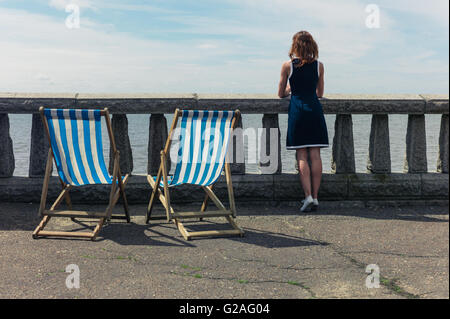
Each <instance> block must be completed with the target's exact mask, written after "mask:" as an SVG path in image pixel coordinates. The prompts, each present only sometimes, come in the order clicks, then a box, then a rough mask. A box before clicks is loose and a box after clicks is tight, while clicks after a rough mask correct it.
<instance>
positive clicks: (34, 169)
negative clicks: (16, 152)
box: [28, 114, 50, 177]
mask: <svg viewBox="0 0 450 319" xmlns="http://www.w3.org/2000/svg"><path fill="white" fill-rule="evenodd" d="M49 147H50V145H49V143H48V137H47V136H46V133H45V129H44V123H42V119H41V115H40V114H33V117H32V124H31V146H30V165H29V169H28V175H29V176H30V177H42V176H44V175H45V166H46V163H47V156H48V149H49Z"/></svg>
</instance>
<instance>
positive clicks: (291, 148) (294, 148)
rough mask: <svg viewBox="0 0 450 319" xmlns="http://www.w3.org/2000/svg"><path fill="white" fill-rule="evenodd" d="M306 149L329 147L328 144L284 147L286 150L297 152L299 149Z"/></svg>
mask: <svg viewBox="0 0 450 319" xmlns="http://www.w3.org/2000/svg"><path fill="white" fill-rule="evenodd" d="M307 147H330V145H329V144H311V145H302V146H286V148H287V149H288V150H297V149H300V148H307Z"/></svg>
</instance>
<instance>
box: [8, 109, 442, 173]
mask: <svg viewBox="0 0 450 319" xmlns="http://www.w3.org/2000/svg"><path fill="white" fill-rule="evenodd" d="M335 117H336V116H335V115H333V114H326V115H325V120H326V123H327V126H328V135H329V142H330V147H329V148H324V149H322V151H321V155H322V162H323V171H324V173H329V172H331V145H332V142H333V136H334V121H335ZM149 118H150V115H142V114H140V115H137V114H129V115H128V128H129V132H128V134H129V137H130V142H131V146H132V152H133V166H134V169H133V174H136V175H140V174H146V172H147V147H148V127H149ZM166 118H167V123H168V126H170V123H171V121H172V115H170V114H169V115H166ZM9 119H10V134H11V138H12V140H13V148H14V156H15V161H16V162H15V164H16V168H15V171H14V176H28V167H29V158H30V134H31V115H30V114H10V115H9ZM242 121H243V127H244V129H246V128H254V129H255V130H257V129H258V128H261V127H262V114H261V115H250V114H244V115H243V118H242ZM440 121H441V115H434V114H427V115H425V123H426V141H427V159H428V171H429V172H436V166H437V157H438V149H439V131H440ZM407 123H408V115H397V114H394V115H390V116H389V130H390V131H389V135H390V149H391V163H392V171H393V172H398V173H401V172H403V166H404V159H405V152H406V144H405V140H406V128H407ZM279 124H280V132H281V160H282V172H284V173H293V172H295V151H288V150H286V147H285V145H286V131H287V114H280V115H279ZM370 125H371V116H370V115H353V136H354V145H355V163H356V172H357V173H365V172H367V168H366V166H367V157H368V152H369V135H370ZM256 138H258V137H256ZM256 138H255V139H256ZM249 143H257V141H251V140H248V139H246V140H245V158H246V173H258V172H259V165H258V163H257V162H258V161H257V159H258V156H259V155H258V154H248V153H249V150H255V147H249ZM254 145H256V144H254ZM103 146H104V156H105V160H106V161H108V160H109V143H108V136H107V131H106V129H105V127H103ZM255 153H257V150H256V151H255ZM53 173H54V174H55V170H54V172H53Z"/></svg>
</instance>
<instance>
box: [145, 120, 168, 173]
mask: <svg viewBox="0 0 450 319" xmlns="http://www.w3.org/2000/svg"><path fill="white" fill-rule="evenodd" d="M149 122H150V123H149V128H148V131H149V135H148V164H147V172H148V174H150V175H153V176H155V175H156V174H158V169H159V165H160V163H161V153H160V152H161V150H162V149H163V148H164V146H165V144H166V141H167V135H168V132H167V120H166V117H165V116H164V114H152V115H150V121H149ZM167 159H168V160H167V165H168V169H167V171H170V164H171V162H170V152H169V154H168V155H167Z"/></svg>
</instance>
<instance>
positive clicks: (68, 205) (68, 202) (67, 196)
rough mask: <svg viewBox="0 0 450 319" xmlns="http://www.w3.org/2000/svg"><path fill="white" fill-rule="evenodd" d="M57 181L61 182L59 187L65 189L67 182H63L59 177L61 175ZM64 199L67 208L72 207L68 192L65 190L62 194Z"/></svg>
mask: <svg viewBox="0 0 450 319" xmlns="http://www.w3.org/2000/svg"><path fill="white" fill-rule="evenodd" d="M59 182H60V183H61V187H62V189H65V188H66V187H67V186H68V184H66V183H64V181H63V180H62V179H61V177H60V178H59ZM64 199H65V201H66V205H67V207H68V208H69V209H72V200H71V198H70V194H69V193H68V192H67V193H66V194H65V196H64Z"/></svg>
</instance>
